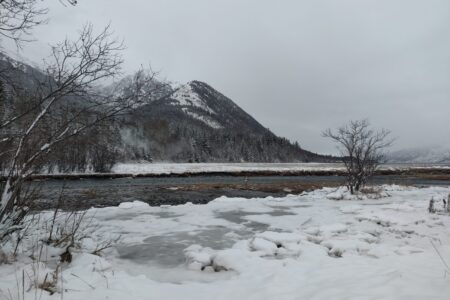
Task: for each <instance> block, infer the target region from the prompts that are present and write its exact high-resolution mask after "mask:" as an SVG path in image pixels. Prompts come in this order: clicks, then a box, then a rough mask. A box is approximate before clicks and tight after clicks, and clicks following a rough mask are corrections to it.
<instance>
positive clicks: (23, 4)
mask: <svg viewBox="0 0 450 300" xmlns="http://www.w3.org/2000/svg"><path fill="white" fill-rule="evenodd" d="M42 2H43V1H39V0H0V36H1V37H4V38H7V39H10V40H13V41H14V42H15V43H16V45H17V46H18V47H21V46H22V44H23V42H27V41H30V37H31V30H32V29H33V28H34V27H36V26H38V25H41V24H43V23H45V22H46V21H47V18H46V15H47V13H48V9H47V8H46V7H44V6H43V5H42ZM60 2H61V3H62V4H66V3H67V4H69V5H75V4H77V1H76V0H60Z"/></svg>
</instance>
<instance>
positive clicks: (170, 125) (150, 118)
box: [121, 81, 329, 162]
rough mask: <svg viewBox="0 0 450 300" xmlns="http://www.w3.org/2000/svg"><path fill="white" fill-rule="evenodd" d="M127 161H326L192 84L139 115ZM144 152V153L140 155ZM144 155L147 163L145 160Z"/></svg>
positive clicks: (129, 122) (130, 128) (133, 121)
mask: <svg viewBox="0 0 450 300" xmlns="http://www.w3.org/2000/svg"><path fill="white" fill-rule="evenodd" d="M121 133H122V139H123V141H124V145H126V147H125V152H126V153H128V154H127V156H130V155H131V156H132V155H135V156H136V157H135V159H142V158H145V157H151V158H152V159H154V160H169V161H179V162H185V161H199V162H200V161H202V162H209V161H214V162H230V161H236V162H240V161H261V162H271V161H274V162H289V161H326V160H328V159H329V158H325V157H322V156H320V155H317V154H314V153H311V152H308V151H305V150H303V149H302V148H300V146H299V145H298V144H293V143H291V142H289V141H288V140H287V139H284V138H280V137H277V136H276V135H275V134H273V133H272V132H271V131H270V130H269V129H267V128H265V127H264V126H262V125H261V124H260V123H259V122H258V121H256V120H255V119H254V118H253V117H252V116H250V115H249V114H248V113H246V112H245V111H244V110H242V109H241V108H240V107H239V106H238V105H237V104H236V103H234V102H233V101H232V100H231V99H229V98H228V97H226V96H224V95H223V94H221V93H220V92H218V91H216V90H215V89H214V88H212V87H211V86H209V85H208V84H206V83H204V82H200V81H191V82H189V83H187V84H185V85H182V86H181V87H179V88H176V89H174V90H173V91H172V92H171V93H170V94H169V95H168V96H167V97H164V98H162V99H159V100H156V101H153V102H151V103H150V104H148V105H145V106H143V107H141V108H140V109H138V110H136V111H135V112H134V113H133V115H132V116H131V117H129V118H127V119H126V122H125V125H124V126H123V127H122V129H121ZM137 149H138V150H137ZM141 154H143V155H144V157H141Z"/></svg>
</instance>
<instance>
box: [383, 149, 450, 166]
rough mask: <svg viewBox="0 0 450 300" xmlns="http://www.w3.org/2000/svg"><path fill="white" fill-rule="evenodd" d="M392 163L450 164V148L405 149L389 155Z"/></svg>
mask: <svg viewBox="0 0 450 300" xmlns="http://www.w3.org/2000/svg"><path fill="white" fill-rule="evenodd" d="M388 161H389V162H390V163H434V164H441V163H445V164H449V163H450V147H442V146H440V147H429V148H427V147H422V148H412V149H403V150H398V151H394V152H392V153H390V154H389V155H388Z"/></svg>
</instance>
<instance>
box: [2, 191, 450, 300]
mask: <svg viewBox="0 0 450 300" xmlns="http://www.w3.org/2000/svg"><path fill="white" fill-rule="evenodd" d="M448 193H450V187H429V188H422V189H418V188H412V187H400V186H383V187H382V188H381V189H380V193H379V194H368V196H361V197H352V196H350V195H349V194H348V193H347V192H346V190H345V189H344V188H339V189H334V188H324V189H321V190H316V191H313V192H309V193H303V194H301V195H289V196H287V197H284V198H272V197H268V198H265V199H241V198H225V197H222V198H218V199H216V200H214V201H212V202H210V203H208V204H207V205H192V204H186V205H180V206H161V207H149V206H148V205H146V204H145V203H142V202H133V203H123V204H121V205H120V206H119V207H108V208H101V209H90V210H89V211H88V213H87V216H86V217H85V224H84V225H83V231H84V232H85V233H87V235H88V236H89V237H87V238H85V239H83V242H82V245H81V250H74V258H73V261H72V263H70V264H68V265H63V269H62V272H59V273H58V276H59V279H58V283H57V286H58V288H59V289H60V290H63V291H64V292H63V295H61V294H60V293H56V294H54V295H53V296H50V295H49V294H48V293H46V292H43V293H41V292H37V293H36V292H35V290H34V289H32V288H31V289H28V287H29V286H30V284H31V283H30V279H29V278H38V280H37V281H38V282H39V281H43V280H44V279H43V278H45V274H46V273H47V272H50V273H49V274H51V272H52V270H53V269H54V267H55V262H54V261H55V259H56V258H57V257H56V258H52V257H51V254H58V249H55V248H51V247H47V246H43V247H37V248H38V249H40V250H39V251H38V252H40V253H44V254H45V255H44V257H45V259H42V260H43V261H44V262H43V263H41V264H40V265H39V264H37V263H33V262H32V260H31V259H30V258H29V256H30V254H31V253H30V251H31V250H30V249H28V248H27V246H30V245H36V244H39V242H38V241H39V239H40V235H39V234H40V233H39V232H40V231H39V230H34V231H33V232H32V234H30V236H28V237H27V239H26V241H25V242H24V244H23V247H21V248H20V250H21V251H23V253H24V254H23V255H22V256H19V258H18V261H17V262H15V263H11V264H3V265H0V289H1V291H2V293H3V294H2V293H0V299H10V298H11V299H22V298H21V297H22V294H21V290H22V288H21V287H22V283H21V282H22V281H21V280H22V278H25V280H24V281H25V283H24V285H23V286H25V293H24V294H25V298H26V299H65V300H70V299H89V300H96V299H111V300H114V299H120V300H122V299H130V300H131V299H133V300H135V299H168V300H171V299H174V300H175V299H195V300H203V299H205V300H206V299H208V300H209V299H236V300H238V299H255V300H256V299H277V300H283V299H327V300H328V299H408V300H409V299H449V295H450V274H449V273H446V266H445V263H444V261H446V262H447V263H450V215H449V214H446V213H444V212H443V211H438V212H437V213H435V214H430V213H428V211H427V207H428V203H429V200H430V199H431V197H434V199H436V200H437V202H436V207H437V209H438V210H442V199H443V198H444V197H445V198H446V197H447V195H448ZM51 217H52V214H51V212H48V213H45V214H44V216H42V217H41V220H40V223H41V224H45V222H44V221H45V219H51ZM43 229H44V225H42V227H41V230H43ZM118 236H120V240H119V242H118V244H117V245H116V247H114V248H110V249H108V250H106V251H105V253H104V256H103V257H99V256H96V255H92V254H88V253H89V252H92V250H93V249H94V248H95V245H96V244H98V243H100V242H101V241H104V240H108V239H116V237H118ZM8 249H10V248H8V247H5V248H4V250H5V251H8ZM60 252H61V250H59V253H60ZM34 256H35V257H36V252H35V253H34ZM443 260H444V261H443ZM23 270H25V272H23ZM447 271H450V270H447ZM37 273H39V276H38V275H37ZM50 276H51V275H48V277H50ZM31 281H32V280H31ZM8 290H9V291H11V295H12V296H9V295H10V294H9V292H8ZM17 290H19V294H17ZM36 294H37V297H35V295H36ZM41 294H42V295H41ZM2 297H3V298H2Z"/></svg>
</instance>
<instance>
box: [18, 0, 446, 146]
mask: <svg viewBox="0 0 450 300" xmlns="http://www.w3.org/2000/svg"><path fill="white" fill-rule="evenodd" d="M46 2H47V3H51V2H54V3H53V4H51V13H50V15H49V17H50V22H49V24H48V25H45V26H41V27H40V28H38V29H37V30H35V32H34V33H35V37H36V39H37V40H38V41H37V42H34V43H32V44H31V45H27V47H26V49H25V51H24V52H23V55H24V56H27V57H30V58H31V59H32V60H35V61H39V60H40V58H42V57H44V56H45V55H46V54H47V53H48V52H47V51H48V47H47V45H48V44H50V43H55V42H57V41H60V40H62V39H64V37H65V36H66V35H68V36H71V35H73V34H74V32H76V30H77V29H79V28H80V27H81V26H82V25H83V23H85V22H87V21H90V22H92V23H93V24H94V25H95V26H96V27H98V28H101V27H103V26H104V25H106V24H108V23H109V22H111V26H112V28H113V29H114V31H115V32H116V34H117V35H118V36H119V37H122V38H124V40H125V43H126V45H127V50H126V51H125V59H126V69H127V70H130V71H131V70H133V69H135V68H137V67H138V66H139V65H140V64H148V63H151V65H152V66H153V67H154V68H155V69H158V70H161V71H162V74H163V75H164V76H165V77H166V78H168V79H170V80H173V81H176V82H180V83H184V82H187V81H190V80H194V79H196V80H201V81H205V82H207V83H209V84H211V85H212V86H213V87H215V88H216V89H218V90H219V91H221V92H223V93H224V94H225V95H227V96H229V97H230V98H231V99H233V100H234V101H235V102H236V103H237V104H238V105H240V106H241V107H243V108H244V109H245V110H246V111H247V112H249V113H250V114H251V115H253V116H254V117H255V118H256V119H257V120H258V121H260V122H261V123H262V124H263V125H264V126H266V127H269V128H270V129H272V130H273V131H274V132H275V133H276V134H278V135H282V136H286V137H288V138H290V139H292V140H298V141H299V143H300V144H301V145H302V146H303V147H304V148H306V149H310V150H313V151H317V152H334V146H333V145H332V144H331V143H330V142H329V141H327V140H325V139H323V138H322V137H321V136H320V135H321V131H322V130H323V129H325V128H327V127H335V126H337V125H341V124H343V123H345V122H346V121H347V120H349V119H361V118H369V119H370V120H371V122H372V124H373V125H374V126H376V127H386V128H389V129H391V130H392V131H393V133H394V135H395V136H396V137H398V140H397V142H396V148H404V147H420V146H431V145H450V38H449V37H450V1H448V0H441V1H439V0H436V1H435V0H420V1H419V0H373V1H372V0H342V1H337V0H330V1H325V0H310V1H300V0H295V1H289V0H283V1H275V0H272V1H262V0H226V1H225V0H223V1H213V0H189V1H187V0H177V1H175V0H159V1H154V0H152V1H150V0H145V1H144V0H139V1H138V0H127V1H125V0H122V1H118V0H95V1H94V0H79V5H78V6H77V7H74V8H73V7H65V6H63V5H61V4H60V3H59V2H58V1H50V0H48V1H46Z"/></svg>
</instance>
